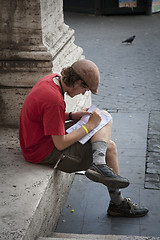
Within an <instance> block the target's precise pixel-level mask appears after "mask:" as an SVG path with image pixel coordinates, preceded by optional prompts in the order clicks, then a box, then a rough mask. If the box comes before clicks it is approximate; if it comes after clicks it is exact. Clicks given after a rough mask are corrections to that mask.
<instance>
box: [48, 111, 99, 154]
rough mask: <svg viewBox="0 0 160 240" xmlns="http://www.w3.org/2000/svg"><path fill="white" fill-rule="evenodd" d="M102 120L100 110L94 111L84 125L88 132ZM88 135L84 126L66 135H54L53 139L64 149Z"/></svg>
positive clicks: (60, 149)
mask: <svg viewBox="0 0 160 240" xmlns="http://www.w3.org/2000/svg"><path fill="white" fill-rule="evenodd" d="M100 121H101V116H100V113H99V112H98V111H94V112H93V114H92V115H91V116H90V118H89V120H88V122H87V123H86V124H85V125H84V126H85V127H86V128H87V130H88V132H90V131H92V130H93V129H94V128H95V127H96V126H98V124H99V123H100ZM85 135H86V131H85V129H84V128H83V127H81V128H79V129H77V130H76V131H74V132H71V133H69V134H66V135H62V136H56V135H54V136H52V140H53V142H54V145H55V147H56V148H57V149H58V150H59V151H62V150H64V149H65V148H67V147H69V146H71V145H72V144H73V143H75V142H77V141H78V140H79V139H81V138H82V137H84V136H85Z"/></svg>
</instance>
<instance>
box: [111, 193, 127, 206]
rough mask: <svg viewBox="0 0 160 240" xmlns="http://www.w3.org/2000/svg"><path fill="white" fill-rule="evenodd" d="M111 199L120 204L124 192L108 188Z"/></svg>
mask: <svg viewBox="0 0 160 240" xmlns="http://www.w3.org/2000/svg"><path fill="white" fill-rule="evenodd" d="M108 191H109V195H110V198H111V201H112V202H113V203H114V204H115V205H119V204H121V203H122V201H123V200H124V198H123V196H122V193H121V191H120V190H119V189H108Z"/></svg>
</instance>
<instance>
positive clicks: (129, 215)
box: [107, 210, 148, 218]
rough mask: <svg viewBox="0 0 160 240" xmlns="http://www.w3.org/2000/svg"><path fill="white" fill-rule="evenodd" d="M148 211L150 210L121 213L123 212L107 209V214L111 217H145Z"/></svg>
mask: <svg viewBox="0 0 160 240" xmlns="http://www.w3.org/2000/svg"><path fill="white" fill-rule="evenodd" d="M147 213H148V212H146V213H142V214H139V215H136V214H121V213H117V212H114V211H112V210H108V211H107V214H108V215H109V216H111V217H128V218H136V217H144V216H145V215H146V214H147Z"/></svg>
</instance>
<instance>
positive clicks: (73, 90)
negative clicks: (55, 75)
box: [67, 80, 89, 98]
mask: <svg viewBox="0 0 160 240" xmlns="http://www.w3.org/2000/svg"><path fill="white" fill-rule="evenodd" d="M86 91H89V88H88V87H87V88H84V87H83V86H81V80H79V81H78V82H76V83H75V84H74V86H73V87H70V88H69V90H68V91H67V94H68V95H69V96H70V97H71V98H73V97H74V96H76V95H79V94H82V95H84V94H85V92H86Z"/></svg>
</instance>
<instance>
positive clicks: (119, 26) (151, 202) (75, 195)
mask: <svg viewBox="0 0 160 240" xmlns="http://www.w3.org/2000/svg"><path fill="white" fill-rule="evenodd" d="M65 22H66V24H68V25H69V26H70V27H71V28H73V29H75V37H76V44H77V45H78V46H81V47H82V48H83V50H84V55H85V57H86V58H88V59H91V60H93V61H94V62H95V63H96V64H97V65H98V67H99V69H100V74H101V85H100V88H99V95H97V96H94V95H92V101H93V104H95V105H96V106H97V107H99V108H101V109H107V110H108V111H109V112H111V114H112V116H113V130H112V139H113V140H114V141H115V142H116V144H117V148H118V154H119V164H120V173H121V175H123V176H124V177H128V178H129V179H130V182H131V184H130V186H129V187H128V188H126V189H124V190H123V191H122V192H123V195H124V196H127V197H130V198H131V199H132V200H133V201H135V202H136V203H138V204H140V205H145V206H146V207H148V208H149V213H148V214H147V216H145V217H143V218H138V219H137V218H135V219H129V218H112V217H111V218H110V217H107V216H106V206H107V205H108V204H109V199H110V198H109V196H108V195H107V194H108V193H107V191H106V188H105V187H104V186H102V185H101V184H95V183H93V182H91V181H89V180H88V179H86V178H85V177H84V176H80V175H76V177H75V179H74V182H73V185H72V188H71V191H70V194H69V196H68V199H67V201H66V204H65V206H64V209H63V212H62V215H61V218H60V220H59V223H58V226H57V229H56V231H57V232H72V233H87V234H88V233H92V234H116V235H117V234H118V235H140V236H156V237H157V236H160V229H159V226H160V211H159V200H160V191H159V189H160V28H159V23H160V14H155V15H152V16H145V15H134V16H103V17H95V16H88V15H83V14H73V13H72V14H71V13H67V14H65ZM132 35H136V38H135V40H134V42H133V44H131V45H129V44H122V43H121V42H122V40H124V39H125V38H127V37H129V36H132ZM72 209H73V210H74V212H72V211H71V210H72Z"/></svg>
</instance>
